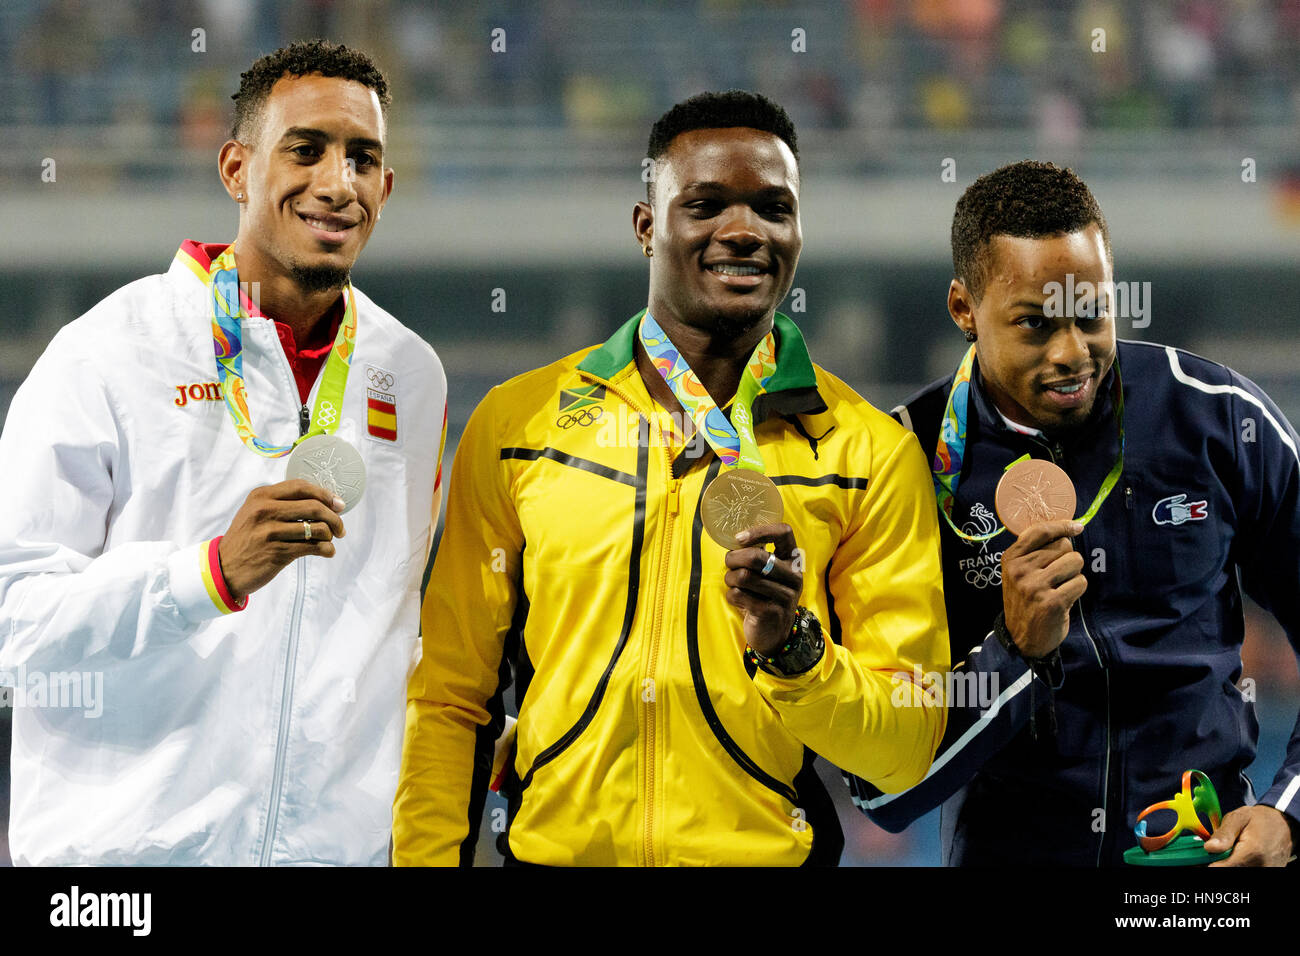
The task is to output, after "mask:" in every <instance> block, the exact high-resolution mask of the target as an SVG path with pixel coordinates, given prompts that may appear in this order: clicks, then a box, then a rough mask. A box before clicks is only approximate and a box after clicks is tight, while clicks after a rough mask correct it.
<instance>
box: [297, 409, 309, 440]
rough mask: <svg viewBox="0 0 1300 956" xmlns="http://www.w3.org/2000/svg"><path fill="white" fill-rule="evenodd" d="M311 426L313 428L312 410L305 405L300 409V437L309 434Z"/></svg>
mask: <svg viewBox="0 0 1300 956" xmlns="http://www.w3.org/2000/svg"><path fill="white" fill-rule="evenodd" d="M309 428H311V410H310V409H308V408H307V406H306V405H304V406H303V407H302V408H300V409H298V437H299V438H301V437H302V436H303V435H305V434H307V429H309Z"/></svg>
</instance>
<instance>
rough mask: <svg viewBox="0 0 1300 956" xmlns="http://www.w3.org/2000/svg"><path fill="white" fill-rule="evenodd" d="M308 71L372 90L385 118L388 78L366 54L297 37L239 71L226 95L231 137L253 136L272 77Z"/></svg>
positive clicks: (388, 95) (342, 46)
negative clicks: (232, 116)
mask: <svg viewBox="0 0 1300 956" xmlns="http://www.w3.org/2000/svg"><path fill="white" fill-rule="evenodd" d="M312 73H319V74H321V75H322V76H337V77H342V78H343V79H345V80H356V82H358V83H360V84H361V85H362V86H365V87H368V88H369V89H372V90H374V91H375V94H376V95H377V96H378V97H379V107H380V110H381V112H382V113H383V116H384V119H385V120H386V119H387V118H388V107H389V104H391V103H392V96H391V95H390V94H389V92H388V79H387V78H386V77H385V76H384V73H383V71H382V70H381V69H379V67H378V66H376V65H375V62H374V61H373V60H371V59H370V57H368V56H366V54H364V53H362V52H361V51H360V50H354V49H352V48H351V47H346V46H344V45H343V44H341V43H331V42H330V41H329V40H321V39H315V40H299V41H298V42H296V43H290V44H289V45H288V46H284V47H281V48H280V49H278V50H276V51H275V52H274V53H268V54H267V55H266V56H264V57H261V58H259V59H258V60H256V61H255V62H254V63H253V65H252V66H250V67H249V68H248V69H247V70H245V71H244V72H243V73H241V74H240V75H239V90H238V92H236V93H233V94H232V95H231V97H230V98H231V99H232V100H234V101H235V121H234V123H233V124H232V125H231V128H230V136H231V138H232V139H238V140H241V141H242V140H243V139H244V137H252V138H256V133H257V132H258V129H257V128H258V125H259V123H260V122H261V118H262V109H263V107H265V106H266V100H267V97H269V96H270V95H271V87H273V86H274V85H275V82H276V80H279V79H282V78H284V77H286V76H308V75H309V74H312Z"/></svg>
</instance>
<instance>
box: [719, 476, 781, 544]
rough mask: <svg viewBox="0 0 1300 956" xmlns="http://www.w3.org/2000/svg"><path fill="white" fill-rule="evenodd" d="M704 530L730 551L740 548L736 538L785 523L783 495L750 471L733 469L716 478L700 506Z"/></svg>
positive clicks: (769, 481) (767, 481)
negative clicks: (743, 533)
mask: <svg viewBox="0 0 1300 956" xmlns="http://www.w3.org/2000/svg"><path fill="white" fill-rule="evenodd" d="M700 513H701V515H702V517H703V520H704V530H705V531H707V532H708V533H709V537H710V538H712V539H713V540H714V541H716V542H718V544H719V545H721V546H722V547H724V548H726V549H727V550H728V551H733V550H735V549H736V548H739V547H740V544H739V543H738V542H737V541H736V534H737V533H738V532H741V531H747V530H748V529H750V528H753V527H755V526H756V525H760V524H773V523H775V522H778V521H780V520H781V519H782V517H783V516H784V515H785V509H784V507H783V506H782V504H781V492H780V491H778V490H777V487H776V485H775V484H774V483H773V482H772V479H771V478H768V477H767V476H766V475H764V474H762V473H760V472H757V471H754V470H752V469H750V468H733V469H732V470H730V471H724V472H723V473H722V474H720V475H718V477H716V478H714V479H713V481H712V482H711V483H710V484H709V487H707V488H705V489H704V500H703V501H702V502H701V504H700Z"/></svg>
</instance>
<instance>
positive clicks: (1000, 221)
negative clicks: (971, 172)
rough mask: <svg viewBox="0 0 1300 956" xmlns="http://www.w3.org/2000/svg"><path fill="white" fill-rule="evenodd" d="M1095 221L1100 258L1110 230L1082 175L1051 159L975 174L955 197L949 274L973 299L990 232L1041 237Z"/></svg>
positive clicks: (978, 292) (983, 275)
mask: <svg viewBox="0 0 1300 956" xmlns="http://www.w3.org/2000/svg"><path fill="white" fill-rule="evenodd" d="M1093 223H1096V224H1097V226H1098V227H1099V228H1100V229H1101V237H1102V241H1103V242H1104V243H1105V247H1106V258H1107V259H1113V256H1112V254H1111V249H1110V230H1109V229H1107V227H1106V220H1105V218H1104V217H1103V216H1102V214H1101V207H1100V206H1098V205H1097V200H1096V199H1095V198H1094V197H1093V195H1092V192H1091V191H1090V190H1089V189H1088V187H1087V186H1086V185H1084V183H1083V180H1081V179H1080V178H1079V177H1078V176H1076V175H1075V174H1074V172H1073V171H1072V170H1070V169H1062V168H1061V167H1060V166H1057V165H1055V164H1053V163H1041V162H1036V161H1034V160H1029V159H1027V160H1024V161H1022V162H1019V163H1012V164H1011V165H1010V166H1003V167H1002V168H1001V169H997V170H994V171H993V172H991V173H988V174H987V175H984V176H981V177H980V178H979V179H977V180H975V182H973V183H971V185H970V187H969V188H968V189H967V190H966V191H965V192H964V193H962V196H961V198H960V199H958V200H957V211H956V212H955V213H954V214H953V217H952V268H953V273H954V275H956V277H957V278H958V279H960V280H961V282H962V283H963V284H964V285H965V286H966V288H967V289H968V290H969V291H970V294H971V295H972V296H974V298H975V301H976V302H979V300H980V297H981V296H983V294H984V285H985V283H986V282H987V281H988V270H989V264H990V263H989V247H990V243H991V242H992V239H993V237H994V236H1015V237H1018V238H1022V239H1046V238H1049V237H1051V236H1061V235H1065V234H1066V233H1070V232H1078V231H1079V230H1080V229H1085V228H1087V227H1088V226H1090V225H1092V224H1093Z"/></svg>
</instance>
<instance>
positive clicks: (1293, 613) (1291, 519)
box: [1230, 373, 1300, 822]
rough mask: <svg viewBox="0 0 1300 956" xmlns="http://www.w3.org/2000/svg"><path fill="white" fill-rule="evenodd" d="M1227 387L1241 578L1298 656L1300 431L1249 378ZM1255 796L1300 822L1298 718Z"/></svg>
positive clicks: (1238, 377) (1236, 378)
mask: <svg viewBox="0 0 1300 956" xmlns="http://www.w3.org/2000/svg"><path fill="white" fill-rule="evenodd" d="M1230 388H1232V389H1233V391H1232V395H1233V402H1232V406H1233V412H1234V416H1233V418H1234V421H1233V422H1232V425H1233V428H1234V429H1235V430H1236V433H1237V438H1238V441H1237V443H1236V444H1237V449H1238V452H1237V454H1238V462H1239V468H1238V474H1239V480H1240V487H1239V490H1238V497H1237V508H1238V517H1239V520H1240V522H1241V523H1240V528H1239V539H1238V541H1237V548H1238V550H1237V555H1238V561H1239V567H1240V569H1241V583H1242V586H1243V588H1244V589H1245V591H1246V593H1247V594H1249V595H1250V596H1251V597H1252V598H1253V599H1254V600H1255V601H1257V602H1258V603H1259V604H1260V606H1261V607H1263V608H1264V609H1265V610H1267V611H1269V612H1270V613H1271V614H1272V615H1273V616H1274V617H1276V618H1277V621H1278V623H1279V624H1281V625H1282V628H1283V629H1284V630H1285V631H1286V636H1287V639H1288V640H1289V641H1290V642H1291V647H1292V648H1293V649H1294V650H1295V651H1296V653H1297V655H1298V656H1300V439H1297V437H1296V432H1295V429H1293V428H1292V427H1291V425H1290V423H1289V422H1287V420H1286V417H1285V416H1284V415H1283V414H1282V412H1281V411H1279V410H1278V408H1277V406H1276V405H1274V404H1273V402H1272V400H1270V399H1269V397H1268V396H1267V395H1265V394H1264V392H1263V391H1262V390H1261V389H1260V388H1259V386H1257V385H1255V383H1254V382H1252V381H1250V380H1249V379H1247V378H1245V377H1244V376H1241V375H1237V374H1236V373H1233V375H1232V385H1231V386H1230ZM1259 802H1260V803H1264V804H1267V805H1269V806H1273V807H1277V808H1278V809H1279V810H1281V811H1282V812H1283V813H1285V814H1287V815H1288V816H1289V817H1291V819H1292V820H1295V821H1298V822H1300V718H1297V721H1296V725H1295V728H1294V729H1293V730H1292V731H1291V740H1290V743H1289V744H1288V745H1287V751H1286V760H1285V761H1284V763H1283V765H1282V767H1281V769H1279V770H1278V772H1277V776H1276V777H1275V778H1274V779H1273V785H1272V786H1271V787H1269V789H1268V790H1267V791H1265V793H1264V794H1263V796H1262V797H1260V801H1259Z"/></svg>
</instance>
